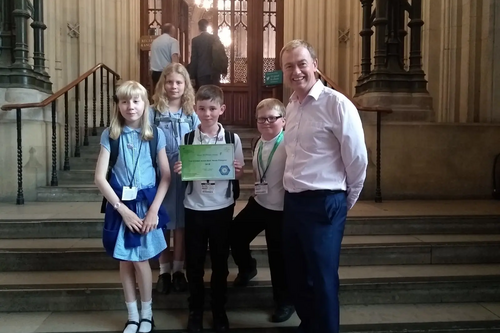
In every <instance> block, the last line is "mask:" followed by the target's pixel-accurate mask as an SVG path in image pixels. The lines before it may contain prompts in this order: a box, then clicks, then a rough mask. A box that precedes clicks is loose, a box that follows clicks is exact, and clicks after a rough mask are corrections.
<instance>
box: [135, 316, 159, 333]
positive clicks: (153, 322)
mask: <svg viewBox="0 0 500 333" xmlns="http://www.w3.org/2000/svg"><path fill="white" fill-rule="evenodd" d="M143 321H145V322H147V323H150V324H151V330H150V331H149V332H140V331H139V329H140V327H141V325H140V324H141V323H142V322H143ZM154 328H155V321H154V319H153V318H151V320H149V319H141V321H140V322H139V328H138V329H137V333H151V332H153V329H154Z"/></svg>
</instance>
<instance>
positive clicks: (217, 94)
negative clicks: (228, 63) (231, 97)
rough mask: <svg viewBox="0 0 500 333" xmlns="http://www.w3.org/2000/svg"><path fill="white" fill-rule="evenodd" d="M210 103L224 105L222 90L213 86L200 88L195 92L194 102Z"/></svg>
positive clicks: (208, 85)
mask: <svg viewBox="0 0 500 333" xmlns="http://www.w3.org/2000/svg"><path fill="white" fill-rule="evenodd" d="M207 100H209V101H212V102H215V103H218V104H219V105H222V104H224V92H223V91H222V89H221V88H220V87H218V86H216V85H213V84H207V85H203V86H201V87H200V88H199V89H198V91H197V92H196V96H195V102H198V101H207Z"/></svg>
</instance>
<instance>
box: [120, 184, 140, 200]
mask: <svg viewBox="0 0 500 333" xmlns="http://www.w3.org/2000/svg"><path fill="white" fill-rule="evenodd" d="M136 198H137V187H135V186H132V187H128V186H123V191H122V201H130V200H135V199H136Z"/></svg>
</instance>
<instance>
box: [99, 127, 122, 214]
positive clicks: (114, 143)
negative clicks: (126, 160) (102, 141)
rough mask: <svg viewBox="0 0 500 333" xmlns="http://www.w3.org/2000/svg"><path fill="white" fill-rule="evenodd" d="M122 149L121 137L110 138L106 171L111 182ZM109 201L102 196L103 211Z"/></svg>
mask: <svg viewBox="0 0 500 333" xmlns="http://www.w3.org/2000/svg"><path fill="white" fill-rule="evenodd" d="M119 151H120V137H118V138H116V140H115V139H111V138H109V164H108V171H107V173H106V180H107V181H108V182H109V180H110V179H111V170H112V169H113V167H114V166H115V164H116V161H117V160H118V153H119ZM107 203H108V200H106V198H105V197H102V203H101V213H103V214H104V213H105V212H106V204H107Z"/></svg>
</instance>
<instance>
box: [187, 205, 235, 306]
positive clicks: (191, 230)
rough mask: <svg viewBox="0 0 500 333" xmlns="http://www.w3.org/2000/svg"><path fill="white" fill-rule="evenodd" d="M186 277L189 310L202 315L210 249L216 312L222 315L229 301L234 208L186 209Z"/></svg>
mask: <svg viewBox="0 0 500 333" xmlns="http://www.w3.org/2000/svg"><path fill="white" fill-rule="evenodd" d="M185 212H186V216H185V221H186V225H185V228H186V229H185V230H186V231H185V232H186V234H185V237H186V275H187V279H188V286H189V310H190V311H197V312H202V311H203V306H204V303H205V288H204V285H203V276H204V275H205V257H206V255H207V246H209V247H210V260H211V262H212V277H211V280H210V288H211V294H212V295H211V296H212V303H211V306H212V311H214V312H217V311H222V310H224V307H225V305H226V301H227V296H226V294H227V276H228V275H229V271H228V265H227V260H228V258H229V226H230V224H231V222H232V219H233V213H234V205H231V206H229V207H227V208H223V209H219V210H213V211H196V210H191V209H187V208H186V209H185Z"/></svg>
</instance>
